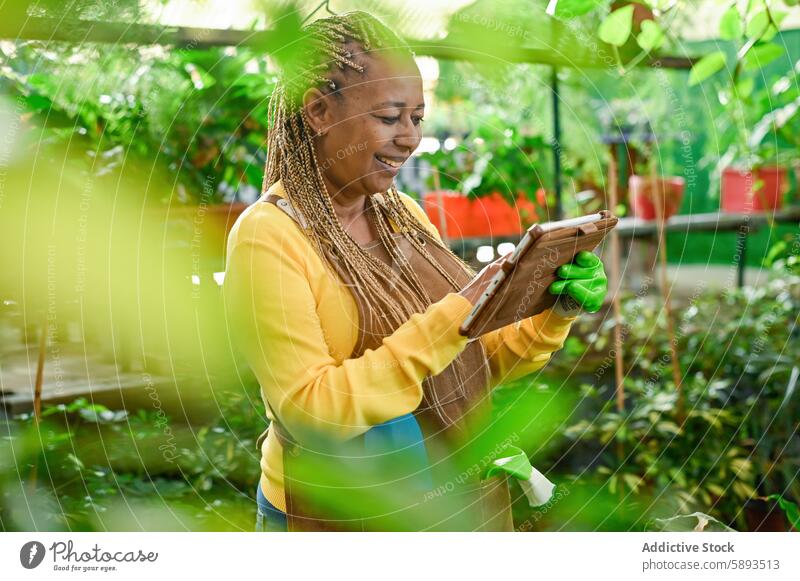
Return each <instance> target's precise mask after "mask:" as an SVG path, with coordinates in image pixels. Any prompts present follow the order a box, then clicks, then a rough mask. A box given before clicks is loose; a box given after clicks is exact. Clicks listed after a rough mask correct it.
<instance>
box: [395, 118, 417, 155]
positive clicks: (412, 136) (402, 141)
mask: <svg viewBox="0 0 800 581" xmlns="http://www.w3.org/2000/svg"><path fill="white" fill-rule="evenodd" d="M420 139H421V136H420V135H419V131H417V128H416V127H414V125H413V124H411V123H409V124H408V127H405V126H403V128H402V129H400V130H399V131H398V133H397V135H395V136H394V144H395V145H396V146H397V147H402V148H403V149H408V151H409V153H411V152H412V151H414V150H415V149H416V148H417V146H418V145H419V142H420Z"/></svg>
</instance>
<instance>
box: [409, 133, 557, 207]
mask: <svg viewBox="0 0 800 581" xmlns="http://www.w3.org/2000/svg"><path fill="white" fill-rule="evenodd" d="M548 157H549V147H548V145H547V144H546V142H545V141H544V139H543V138H542V137H541V136H539V135H520V134H519V132H518V131H517V130H516V129H514V128H507V129H505V130H504V131H503V132H502V133H501V134H500V135H497V134H496V132H495V130H488V129H485V130H479V131H476V132H475V133H474V134H471V135H470V137H469V138H467V139H465V140H464V141H463V142H462V143H459V144H458V145H456V147H455V149H454V150H453V151H443V150H439V151H437V152H435V153H432V154H426V155H425V156H423V159H426V160H427V161H428V162H429V163H430V164H431V165H433V166H434V167H436V168H437V169H438V170H439V176H440V178H439V179H440V184H441V186H442V187H443V188H445V189H449V190H454V191H460V192H462V193H464V194H466V195H468V196H469V197H472V198H477V197H481V196H486V195H489V194H492V193H494V192H499V193H500V194H501V195H502V196H503V197H505V198H506V200H507V201H509V202H510V203H514V200H515V199H516V197H517V196H518V195H519V194H523V195H524V196H526V197H527V198H528V199H530V200H531V201H532V202H534V203H541V200H540V199H539V198H538V197H537V195H536V193H537V191H538V190H540V189H542V188H545V187H546V186H547V184H548V183H549V182H548V180H549V175H550V172H549V169H548V165H547V162H548V160H547V158H548ZM428 185H429V186H430V187H433V186H434V181H433V177H432V176H430V177H429V179H428Z"/></svg>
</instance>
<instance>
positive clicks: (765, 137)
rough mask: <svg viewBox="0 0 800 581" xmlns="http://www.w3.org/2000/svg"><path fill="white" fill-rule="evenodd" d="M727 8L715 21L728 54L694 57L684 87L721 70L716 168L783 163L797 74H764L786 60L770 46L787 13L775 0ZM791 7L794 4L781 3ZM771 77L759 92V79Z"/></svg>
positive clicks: (791, 151) (792, 150)
mask: <svg viewBox="0 0 800 581" xmlns="http://www.w3.org/2000/svg"><path fill="white" fill-rule="evenodd" d="M721 4H723V5H727V10H726V11H725V12H724V14H723V16H722V18H721V19H720V23H719V36H720V38H721V39H722V40H725V41H729V42H730V43H731V44H732V48H733V51H734V52H733V53H732V54H729V53H728V52H727V51H725V50H722V49H720V50H716V51H714V52H712V53H709V54H707V55H705V56H704V57H703V58H701V59H699V60H698V61H697V62H696V63H695V64H694V66H693V67H692V70H691V72H690V74H689V85H690V86H692V85H697V84H700V83H703V82H712V81H714V80H716V79H717V76H716V74H717V73H718V72H720V71H724V72H725V78H724V81H723V82H722V83H721V84H719V85H718V86H717V87H716V92H717V97H718V99H719V103H720V105H721V106H722V111H723V115H722V116H720V117H719V118H718V125H717V130H718V132H719V135H720V145H721V148H722V149H723V150H724V154H723V155H722V156H721V158H720V160H719V164H718V168H724V167H728V166H732V165H733V166H736V165H739V166H743V167H745V168H752V167H759V166H763V165H767V164H785V163H786V161H787V156H794V155H796V137H795V135H796V133H797V121H798V120H800V118H798V117H797V111H798V109H799V108H800V93H799V92H798V91H797V89H796V87H795V86H796V82H795V79H796V72H795V71H793V70H791V72H790V73H789V74H788V75H783V76H776V75H769V72H768V71H769V66H770V65H771V64H772V63H773V62H775V61H777V60H778V59H781V58H786V50H785V48H784V47H783V46H782V45H781V44H780V43H777V42H773V40H774V39H775V37H776V35H777V34H778V31H779V29H780V25H781V22H782V21H783V20H784V18H785V17H786V16H787V15H788V11H786V10H780V9H778V8H777V6H778V5H779V4H780V3H778V2H768V1H767V0H753V1H750V2H747V3H745V4H742V3H740V2H730V1H728V2H724V3H721ZM783 4H784V5H785V6H784V7H785V8H787V9H791V8H792V7H794V6H795V5H796V4H797V2H795V1H794V0H791V1H786V2H783ZM768 76H769V77H771V80H770V81H768V82H767V83H766V84H765V86H763V87H761V88H759V84H760V83H761V82H762V79H764V78H766V77H768Z"/></svg>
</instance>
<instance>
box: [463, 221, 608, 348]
mask: <svg viewBox="0 0 800 581" xmlns="http://www.w3.org/2000/svg"><path fill="white" fill-rule="evenodd" d="M616 225H617V218H616V217H614V216H612V215H611V213H610V212H608V211H607V210H603V211H601V212H599V213H597V214H589V215H588V216H581V217H579V218H570V219H568V220H559V221H557V222H548V223H545V224H534V225H533V226H531V227H530V228H528V230H527V231H526V232H525V235H524V236H523V237H522V240H520V242H519V244H517V246H516V248H515V249H514V251H513V252H512V253H511V254H510V255H508V257H507V258H506V260H505V261H504V262H503V263H502V267H501V269H500V270H499V271H498V272H497V274H496V275H495V276H494V278H492V280H491V281H490V283H489V284H488V285H487V287H486V290H485V291H484V292H483V293H482V294H481V297H480V298H479V299H478V301H477V302H476V303H475V306H474V307H473V308H472V310H471V311H470V313H469V314H468V315H467V318H466V319H464V322H463V323H462V324H461V327H460V328H459V332H460V333H461V334H462V335H466V336H468V337H470V338H475V337H479V336H480V335H483V334H484V333H488V332H490V331H493V330H495V329H499V328H500V327H504V326H506V325H509V324H511V323H515V322H516V321H520V320H522V319H526V318H528V317H532V316H534V315H537V314H539V313H541V312H542V311H545V310H547V309H549V308H550V307H552V306H553V305H554V304H555V302H556V300H557V299H558V297H557V296H556V295H552V294H550V293H549V292H548V288H549V287H550V285H551V284H552V283H553V282H555V281H556V280H558V276H557V275H556V271H557V270H558V268H559V267H560V266H562V265H564V264H568V263H570V262H572V261H573V259H574V258H575V255H576V254H578V252H581V251H582V250H586V251H589V252H591V251H593V250H594V249H595V248H596V247H597V246H598V245H599V244H600V242H601V241H602V240H603V238H605V236H606V234H608V233H609V232H610V231H611V230H612V229H613V228H614V227H615V226H616Z"/></svg>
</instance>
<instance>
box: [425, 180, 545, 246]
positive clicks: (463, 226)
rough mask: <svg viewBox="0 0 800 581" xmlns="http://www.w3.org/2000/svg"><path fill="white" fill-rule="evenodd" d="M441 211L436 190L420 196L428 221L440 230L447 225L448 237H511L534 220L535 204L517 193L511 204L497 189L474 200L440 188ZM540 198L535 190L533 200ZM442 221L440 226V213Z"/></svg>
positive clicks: (535, 214) (442, 230) (535, 216)
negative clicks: (514, 201)
mask: <svg viewBox="0 0 800 581" xmlns="http://www.w3.org/2000/svg"><path fill="white" fill-rule="evenodd" d="M439 193H440V194H441V210H442V211H441V212H440V206H439V197H438V195H437V192H427V193H425V194H424V195H423V196H422V206H423V208H424V210H425V213H426V214H427V215H428V218H429V219H430V221H431V222H433V224H434V225H435V226H436V227H437V228H438V229H439V232H444V228H443V226H446V228H447V235H448V237H449V238H452V239H458V238H470V237H489V236H514V235H518V234H521V233H522V232H523V231H524V229H525V227H524V224H523V219H522V218H521V217H523V218H524V221H525V222H526V223H527V222H532V221H536V219H537V213H536V205H535V204H533V202H531V201H530V200H529V199H528V198H527V197H526V196H524V195H519V196H518V198H517V200H516V203H515V205H514V206H513V207H512V206H510V205H509V204H508V202H506V200H505V198H503V196H501V195H500V193H499V192H493V193H492V194H490V195H488V196H483V197H480V198H477V199H474V200H471V199H469V198H467V197H466V196H465V195H463V194H461V193H458V192H450V191H443V192H439ZM538 198H543V196H539V193H538V192H537V199H538ZM440 214H441V215H442V216H443V218H444V222H445V224H444V225H443V224H442V223H441V222H442V216H440Z"/></svg>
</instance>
